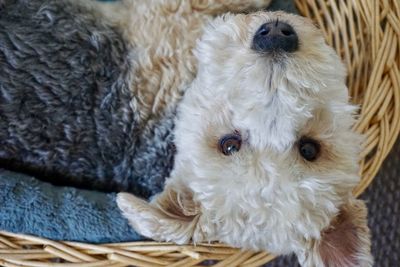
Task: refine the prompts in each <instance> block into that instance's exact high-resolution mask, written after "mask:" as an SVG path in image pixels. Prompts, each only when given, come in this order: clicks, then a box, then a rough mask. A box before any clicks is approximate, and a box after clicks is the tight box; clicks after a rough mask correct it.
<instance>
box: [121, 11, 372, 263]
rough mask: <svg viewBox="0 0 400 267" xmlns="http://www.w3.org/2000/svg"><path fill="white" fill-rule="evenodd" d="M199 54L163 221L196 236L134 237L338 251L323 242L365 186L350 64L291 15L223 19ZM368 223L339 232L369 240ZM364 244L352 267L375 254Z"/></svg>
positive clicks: (160, 205)
mask: <svg viewBox="0 0 400 267" xmlns="http://www.w3.org/2000/svg"><path fill="white" fill-rule="evenodd" d="M195 53H196V56H197V58H198V62H199V65H198V75H197V77H196V79H195V80H194V82H193V84H192V86H191V88H190V89H189V90H188V91H187V92H186V94H185V97H184V100H183V101H182V103H181V104H180V111H179V116H178V120H177V125H176V131H175V135H176V146H177V155H176V159H175V166H174V170H173V172H172V177H171V179H170V180H169V181H168V183H167V188H166V192H168V191H171V192H174V193H171V192H169V193H165V192H164V196H167V197H161V198H160V200H157V201H156V202H157V209H158V211H157V212H159V211H160V210H163V211H165V213H164V214H169V215H171V214H172V215H173V216H172V217H171V216H169V219H171V218H173V219H171V220H170V221H168V222H166V221H165V222H164V224H175V227H174V229H175V231H177V232H178V229H181V230H182V229H184V232H189V233H190V234H189V235H190V237H189V236H188V235H184V236H185V237H184V238H182V236H180V237H179V238H174V237H172V236H173V233H172V232H171V231H172V230H171V231H170V232H168V231H167V230H165V227H164V230H160V229H161V228H162V227H161V228H160V226H158V228H157V227H156V229H157V230H155V228H154V227H151V226H149V225H147V223H143V221H142V222H138V223H137V224H141V225H137V224H134V225H135V228H136V229H137V230H139V231H140V230H141V229H142V228H147V230H149V228H152V230H151V231H147V233H149V232H151V234H150V237H152V238H156V239H163V240H173V241H184V242H186V241H188V239H189V238H191V239H194V241H202V240H219V241H223V242H226V243H228V244H230V245H233V246H237V247H243V248H250V249H257V250H264V249H268V250H270V251H272V252H275V253H289V252H293V251H294V252H296V253H298V254H299V255H300V257H303V258H304V259H303V261H304V262H307V259H311V258H313V257H314V258H315V257H316V258H318V259H322V258H323V257H324V256H323V255H328V254H327V253H325V252H324V249H327V247H329V245H328V246H325V247H324V246H323V244H324V243H323V242H319V241H321V240H323V236H324V235H323V234H321V233H324V231H326V229H328V228H329V227H330V224H331V222H332V221H334V219H333V218H334V217H335V216H337V215H338V214H341V210H342V212H343V210H346V208H345V207H346V206H348V205H349V204H348V203H349V199H351V191H352V189H353V188H354V186H355V185H356V184H357V182H358V181H359V176H358V159H359V158H358V153H359V147H360V136H359V135H357V134H356V133H354V132H353V131H352V126H353V124H354V121H355V120H354V113H355V110H356V108H355V107H354V106H353V105H351V104H349V97H348V91H347V88H346V85H345V76H346V74H345V68H344V66H343V64H342V63H341V61H340V59H339V57H338V56H337V55H336V53H335V52H334V50H333V49H332V48H330V47H329V46H328V45H327V44H326V43H325V41H324V39H323V36H322V34H321V32H320V31H319V30H318V29H317V28H316V27H315V26H314V25H313V24H312V23H311V22H310V21H309V20H307V19H305V18H302V17H299V16H295V15H289V14H286V13H282V12H273V13H272V12H260V13H255V14H250V15H225V16H223V17H220V18H217V19H216V20H215V21H214V22H213V23H212V24H211V25H210V26H208V28H206V30H205V33H204V36H203V37H202V39H201V40H200V41H199V43H198V46H197V49H196V51H195ZM127 203H128V202H127ZM121 206H123V205H121ZM153 207H154V206H153ZM358 210H360V209H358ZM142 212H143V209H142ZM126 214H127V216H128V217H129V212H126ZM135 216H136V214H135ZM353 217H356V216H355V215H354V216H353ZM353 217H351V216H349V218H353ZM154 218H156V219H155V220H158V222H157V223H158V224H160V218H159V217H157V216H154ZM363 218H364V220H363V221H362V220H361V221H362V222H360V220H353V221H351V222H349V225H353V226H354V227H347V228H346V229H344V230H343V231H341V232H340V235H343V239H344V240H345V239H346V238H348V237H349V236H351V235H354V236H356V237H357V236H358V235H361V234H360V233H362V234H363V236H365V235H368V233H367V232H368V231H364V230H363V231H358V230H359V229H362V228H363V227H364V226H365V217H363ZM144 221H146V220H144ZM182 222H190V223H188V224H182ZM153 223H154V222H153ZM356 223H357V224H356ZM360 223H361V224H362V225H363V226H362V225H359V224H360ZM178 225H179V226H178ZM182 225H184V226H182ZM162 231H164V234H162V235H157V234H158V232H162ZM355 231H357V232H355ZM156 232H157V234H155V233H156ZM181 232H182V231H181ZM333 232H334V231H333ZM142 233H143V231H142ZM165 233H167V234H165ZM168 233H169V234H168ZM330 233H332V231H331V232H330ZM331 236H332V234H331ZM333 236H334V235H333ZM360 239H362V238H361V237H359V238H352V239H351V240H350V241H351V242H352V245H351V246H350V247H351V251H345V252H343V253H342V254H344V255H345V256H346V257H347V258H348V259H347V261H348V262H352V257H357V255H358V253H361V252H360V251H364V250H365V248H364V247H365V246H368V244H364V243H365V242H364V243H363V242H361V241H360ZM316 240H317V241H316ZM318 240H319V241H318ZM350 241H349V242H350ZM311 243H312V244H316V243H317V244H321V245H320V246H318V248H315V246H314V247H313V248H314V250H315V251H317V252H318V253H317V254H318V255H317V256H315V255H308V256H306V254H307V252H304V251H302V249H303V248H305V247H308V248H311V247H310V245H309V244H311ZM363 246H364V247H363ZM320 250H321V251H320ZM367 251H368V250H367ZM339 252H340V251H339ZM339 252H338V253H339ZM338 253H333V255H330V254H329V257H328V259H324V261H325V262H326V263H327V264H328V263H329V262H330V261H332V262H333V261H334V259H335V258H336V257H338V256H339V255H338ZM314 254H315V253H314ZM339 254H340V253H339ZM340 257H341V258H343V257H342V256H340ZM345 260H346V259H345ZM313 262H316V260H313ZM329 266H331V265H329ZM332 266H334V265H332Z"/></svg>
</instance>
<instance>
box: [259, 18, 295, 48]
mask: <svg viewBox="0 0 400 267" xmlns="http://www.w3.org/2000/svg"><path fill="white" fill-rule="evenodd" d="M252 48H253V49H254V50H256V51H259V52H274V51H284V52H289V53H290V52H295V51H296V50H297V49H298V48H299V38H298V37H297V34H296V32H295V31H294V29H293V27H292V26H290V25H289V24H287V23H285V22H281V21H274V22H268V23H265V24H263V25H262V26H261V27H260V28H259V29H258V30H257V32H256V34H255V36H254V39H253V46H252Z"/></svg>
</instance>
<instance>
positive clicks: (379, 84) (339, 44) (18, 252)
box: [0, 0, 400, 267]
mask: <svg viewBox="0 0 400 267" xmlns="http://www.w3.org/2000/svg"><path fill="white" fill-rule="evenodd" d="M295 1H296V5H297V7H298V9H299V11H300V13H301V14H303V15H304V16H307V17H310V18H311V19H313V20H314V21H315V23H316V24H317V25H318V26H319V27H320V28H321V29H322V31H323V33H324V35H325V37H326V40H327V42H328V43H329V44H331V45H333V46H334V47H335V49H336V50H337V52H338V53H339V54H340V55H341V56H342V58H343V60H344V62H345V64H346V65H347V68H348V71H349V76H348V81H347V82H348V85H349V89H350V94H351V96H352V100H353V101H354V102H355V103H357V104H359V105H360V106H361V111H360V119H359V121H358V123H357V125H356V126H355V130H356V131H358V132H360V133H363V134H365V136H366V139H365V142H364V149H363V151H362V153H361V158H362V160H361V170H360V172H361V175H362V181H361V183H360V184H359V186H358V187H357V188H356V190H355V192H354V193H355V194H356V195H359V194H360V193H362V192H363V191H364V190H365V188H366V187H367V186H368V185H369V184H370V183H371V181H372V179H373V178H374V176H375V175H376V173H377V171H378V169H379V167H380V166H381V164H382V162H383V160H384V159H385V157H386V156H387V155H388V153H389V151H390V149H391V148H392V146H393V145H394V143H395V141H396V139H397V136H398V134H399V132H400V71H399V70H400V2H399V1H398V0H295ZM273 258H274V257H273V256H272V255H269V254H268V253H266V252H260V253H253V252H243V251H240V250H238V249H233V248H229V247H227V246H224V245H221V244H201V245H197V246H177V245H174V244H170V243H156V242H135V243H121V244H103V245H90V244H81V243H72V242H55V241H50V240H46V239H42V238H37V237H32V236H26V235H16V234H10V233H5V232H0V265H1V266H9V267H16V266H27V267H37V266H40V267H42V266H43V267H45V266H62V267H69V266H71V267H72V266H81V267H95V266H96V267H97V266H107V267H108V266H109V267H122V266H131V265H134V266H143V267H150V266H151V267H153V266H155V267H157V266H171V267H176V266H185V267H186V266H203V265H201V264H202V262H203V261H205V260H214V261H215V262H216V263H215V265H214V266H218V267H222V266H246V267H250V266H260V265H262V264H264V263H267V262H269V261H270V260H272V259H273Z"/></svg>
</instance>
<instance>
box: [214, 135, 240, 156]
mask: <svg viewBox="0 0 400 267" xmlns="http://www.w3.org/2000/svg"><path fill="white" fill-rule="evenodd" d="M218 143H219V150H220V151H221V152H222V153H223V154H224V155H225V156H230V155H232V154H233V153H236V152H238V151H239V150H240V147H241V146H242V137H241V135H240V134H239V133H238V132H235V133H233V134H228V135H225V136H223V137H222V138H221V139H219V142H218Z"/></svg>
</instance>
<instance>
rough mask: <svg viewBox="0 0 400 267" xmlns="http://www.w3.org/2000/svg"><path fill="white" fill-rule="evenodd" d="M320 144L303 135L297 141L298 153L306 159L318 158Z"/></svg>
mask: <svg viewBox="0 0 400 267" xmlns="http://www.w3.org/2000/svg"><path fill="white" fill-rule="evenodd" d="M320 149H321V146H320V144H319V143H318V142H317V141H315V140H313V139H311V138H306V137H303V138H301V139H300V142H299V152H300V155H301V156H302V157H303V158H304V159H305V160H307V161H314V160H316V159H317V158H318V156H319V152H320Z"/></svg>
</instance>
